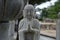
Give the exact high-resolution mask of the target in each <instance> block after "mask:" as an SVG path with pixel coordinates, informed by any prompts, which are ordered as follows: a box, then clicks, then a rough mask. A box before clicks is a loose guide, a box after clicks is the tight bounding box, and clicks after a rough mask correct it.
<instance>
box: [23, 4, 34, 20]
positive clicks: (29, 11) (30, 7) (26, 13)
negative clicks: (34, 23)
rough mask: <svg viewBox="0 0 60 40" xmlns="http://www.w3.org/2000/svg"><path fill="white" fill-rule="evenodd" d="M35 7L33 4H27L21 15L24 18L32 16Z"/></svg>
mask: <svg viewBox="0 0 60 40" xmlns="http://www.w3.org/2000/svg"><path fill="white" fill-rule="evenodd" d="M34 13H35V9H34V7H33V5H31V4H27V5H26V6H25V8H24V10H23V16H24V17H25V18H28V19H31V18H33V17H34Z"/></svg>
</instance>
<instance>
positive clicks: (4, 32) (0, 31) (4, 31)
mask: <svg viewBox="0 0 60 40" xmlns="http://www.w3.org/2000/svg"><path fill="white" fill-rule="evenodd" d="M8 30H9V23H0V40H9V36H8Z"/></svg>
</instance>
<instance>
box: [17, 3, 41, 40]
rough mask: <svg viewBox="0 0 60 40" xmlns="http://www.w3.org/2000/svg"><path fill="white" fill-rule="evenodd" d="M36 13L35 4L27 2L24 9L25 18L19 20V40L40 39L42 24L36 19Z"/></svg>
mask: <svg viewBox="0 0 60 40" xmlns="http://www.w3.org/2000/svg"><path fill="white" fill-rule="evenodd" d="M34 13H35V9H34V7H33V5H31V4H27V5H26V6H25V8H24V10H23V16H24V18H23V19H22V20H21V21H20V22H19V29H18V32H19V40H39V38H40V24H39V21H38V20H37V19H34V16H35V15H34Z"/></svg>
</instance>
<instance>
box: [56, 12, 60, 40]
mask: <svg viewBox="0 0 60 40" xmlns="http://www.w3.org/2000/svg"><path fill="white" fill-rule="evenodd" d="M56 40H60V12H59V14H58V19H57V22H56Z"/></svg>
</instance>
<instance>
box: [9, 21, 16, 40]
mask: <svg viewBox="0 0 60 40" xmlns="http://www.w3.org/2000/svg"><path fill="white" fill-rule="evenodd" d="M9 23H10V25H9V33H8V34H9V40H14V33H15V32H14V29H15V20H12V21H9Z"/></svg>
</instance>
